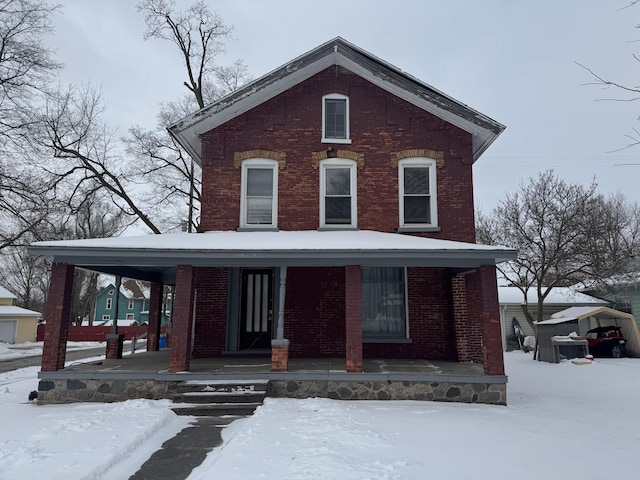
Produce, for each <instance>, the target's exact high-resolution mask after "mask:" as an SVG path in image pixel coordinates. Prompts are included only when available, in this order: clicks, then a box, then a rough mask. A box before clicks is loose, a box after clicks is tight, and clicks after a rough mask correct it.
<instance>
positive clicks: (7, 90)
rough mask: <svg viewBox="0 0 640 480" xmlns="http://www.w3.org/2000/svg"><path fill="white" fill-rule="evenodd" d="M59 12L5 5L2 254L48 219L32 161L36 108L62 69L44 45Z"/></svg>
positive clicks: (0, 32) (0, 17) (0, 42)
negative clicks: (53, 17) (30, 149)
mask: <svg viewBox="0 0 640 480" xmlns="http://www.w3.org/2000/svg"><path fill="white" fill-rule="evenodd" d="M56 10H57V7H56V6H52V5H49V4H47V3H46V2H44V1H41V0H0V224H1V225H2V228H0V252H1V251H2V249H3V248H5V247H7V246H10V245H15V244H17V243H18V242H20V241H21V238H22V237H23V236H24V235H25V234H26V233H27V232H28V231H29V230H30V229H32V228H34V226H36V227H37V226H38V225H40V224H41V223H43V222H45V221H46V219H47V210H48V209H49V203H48V201H49V200H50V195H49V189H48V187H47V185H46V183H45V182H44V181H43V179H41V178H39V177H38V175H36V173H35V172H34V171H33V169H32V168H31V167H30V165H29V164H28V162H26V161H25V159H27V158H31V157H32V156H33V155H30V152H27V151H25V149H26V148H28V142H26V140H27V139H28V138H29V132H30V130H31V128H32V126H33V124H34V122H35V121H37V117H36V116H35V115H34V113H33V112H34V108H36V107H37V104H38V102H39V101H40V100H41V99H42V97H43V96H44V95H46V93H47V88H48V85H49V84H50V83H51V80H52V78H53V76H54V75H55V73H56V71H57V70H58V69H59V68H60V64H58V63H57V62H55V61H54V59H53V54H52V52H51V50H50V49H49V48H47V46H46V44H45V42H44V36H45V35H47V34H49V33H50V32H51V30H52V26H51V21H50V17H51V14H52V13H53V12H54V11H56Z"/></svg>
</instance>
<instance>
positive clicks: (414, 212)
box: [398, 158, 438, 228]
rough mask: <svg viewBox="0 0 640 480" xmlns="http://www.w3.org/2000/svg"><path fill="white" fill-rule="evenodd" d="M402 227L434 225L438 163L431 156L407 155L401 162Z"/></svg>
mask: <svg viewBox="0 0 640 480" xmlns="http://www.w3.org/2000/svg"><path fill="white" fill-rule="evenodd" d="M398 181H399V188H398V192H399V194H400V195H399V196H400V198H399V200H400V227H401V228H402V227H409V228H410V227H416V228H420V227H423V228H424V227H435V226H437V225H438V218H437V216H438V213H437V212H438V210H437V204H436V162H435V160H432V159H429V158H407V159H404V160H401V161H400V162H398Z"/></svg>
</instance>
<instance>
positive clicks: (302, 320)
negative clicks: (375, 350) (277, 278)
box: [284, 267, 345, 357]
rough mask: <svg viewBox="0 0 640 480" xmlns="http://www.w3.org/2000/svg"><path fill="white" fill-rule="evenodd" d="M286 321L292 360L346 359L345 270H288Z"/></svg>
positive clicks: (285, 333) (285, 335) (286, 335)
mask: <svg viewBox="0 0 640 480" xmlns="http://www.w3.org/2000/svg"><path fill="white" fill-rule="evenodd" d="M284 318H285V321H284V337H285V338H287V339H289V340H290V342H291V343H290V345H289V356H290V357H331V356H344V354H345V323H344V270H343V269H341V268H294V267H289V268H288V269H287V292H286V297H285V314H284Z"/></svg>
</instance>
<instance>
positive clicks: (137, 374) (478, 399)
mask: <svg viewBox="0 0 640 480" xmlns="http://www.w3.org/2000/svg"><path fill="white" fill-rule="evenodd" d="M169 355H170V350H169V349H163V350H160V351H159V352H146V351H143V352H140V353H136V354H134V355H128V356H125V357H123V358H122V359H118V360H106V359H102V360H94V361H91V362H84V363H80V362H78V363H74V364H71V365H69V366H67V367H66V368H64V369H63V370H58V371H55V372H50V371H45V372H40V373H39V374H38V377H39V378H40V383H39V385H38V390H39V397H38V399H39V400H38V401H39V402H40V401H42V403H68V402H82V401H102V402H104V401H106V402H112V401H121V400H127V399H132V398H153V399H161V398H169V399H172V398H174V397H175V396H176V394H177V392H178V390H179V389H180V388H183V387H185V386H189V385H199V386H201V385H207V386H211V385H214V384H218V385H220V384H224V385H230V384H231V385H238V384H251V383H255V384H266V385H267V387H266V389H267V390H266V391H267V396H271V397H290V398H308V397H326V398H335V399H339V400H438V401H447V402H467V403H490V404H497V405H504V404H506V383H507V377H506V376H505V375H486V374H485V373H484V369H483V366H482V365H480V364H472V363H457V362H440V361H431V360H410V359H407V360H399V359H394V360H390V359H365V360H364V362H363V371H362V372H358V373H347V371H346V369H345V363H346V362H345V359H344V358H290V359H289V370H288V371H286V372H272V371H271V357H270V356H259V357H258V356H256V357H240V356H237V355H234V356H228V357H222V358H207V359H192V360H191V362H190V369H189V371H187V372H169V371H168V368H169ZM202 388H204V387H202ZM41 399H42V400H41Z"/></svg>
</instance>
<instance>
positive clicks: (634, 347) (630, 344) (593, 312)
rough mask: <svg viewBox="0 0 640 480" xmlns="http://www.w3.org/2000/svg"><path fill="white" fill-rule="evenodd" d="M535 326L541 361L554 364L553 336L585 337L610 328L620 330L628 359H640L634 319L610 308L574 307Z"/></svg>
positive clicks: (639, 337)
mask: <svg viewBox="0 0 640 480" xmlns="http://www.w3.org/2000/svg"><path fill="white" fill-rule="evenodd" d="M536 326H537V334H536V345H537V350H538V358H539V359H540V360H543V361H552V360H550V359H552V358H553V345H552V341H551V338H552V337H554V336H556V335H568V334H569V333H571V332H576V333H577V334H578V335H580V336H584V335H586V333H587V331H588V330H591V329H592V328H596V327H608V326H615V327H620V328H621V329H622V334H623V335H624V337H625V338H626V340H627V344H626V347H627V352H628V353H629V356H632V357H640V332H639V331H638V324H637V323H636V319H635V317H634V316H633V315H631V314H630V313H625V312H620V311H618V310H614V309H613V308H608V307H571V308H567V309H566V310H562V311H560V312H557V313H554V314H553V315H551V318H550V319H549V320H543V321H541V322H536Z"/></svg>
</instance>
